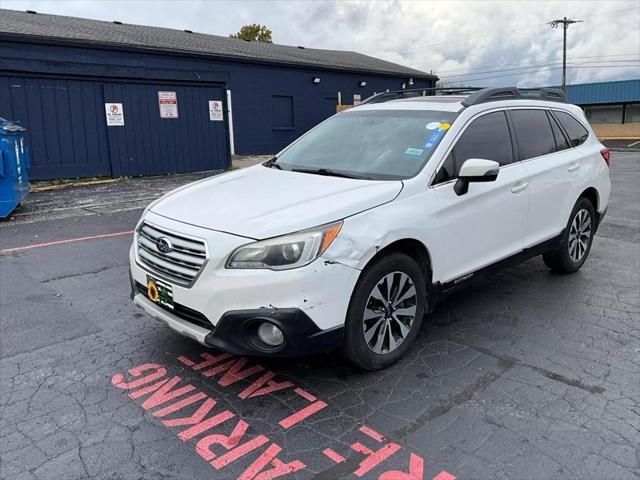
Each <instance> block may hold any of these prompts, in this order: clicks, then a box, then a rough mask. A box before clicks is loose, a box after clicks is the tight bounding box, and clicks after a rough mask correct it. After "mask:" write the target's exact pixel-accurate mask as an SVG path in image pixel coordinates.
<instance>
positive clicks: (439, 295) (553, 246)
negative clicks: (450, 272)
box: [427, 230, 565, 313]
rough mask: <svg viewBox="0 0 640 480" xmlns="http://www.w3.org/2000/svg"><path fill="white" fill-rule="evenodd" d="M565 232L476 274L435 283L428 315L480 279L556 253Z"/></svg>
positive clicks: (430, 295) (429, 294)
mask: <svg viewBox="0 0 640 480" xmlns="http://www.w3.org/2000/svg"><path fill="white" fill-rule="evenodd" d="M564 234H565V230H563V231H562V232H561V233H560V234H559V235H557V236H555V237H553V238H550V239H549V240H546V241H544V242H542V243H539V244H538V245H534V246H533V247H529V248H525V249H524V250H522V251H521V252H518V253H516V254H514V255H512V256H510V257H507V258H505V259H503V260H500V261H499V262H496V263H493V264H491V265H487V266H486V267H483V268H481V269H480V270H476V271H475V272H471V273H468V274H466V275H463V276H462V277H459V278H456V279H455V280H452V281H450V282H446V283H440V282H435V283H434V284H432V285H431V287H430V288H429V291H428V292H427V298H428V300H429V301H428V305H427V313H431V312H433V310H434V309H435V307H436V305H437V304H438V303H439V302H440V301H442V300H444V299H445V298H446V297H447V296H449V295H450V294H452V293H453V292H457V291H458V290H461V289H463V288H464V287H466V286H467V285H469V284H471V283H473V282H475V281H476V280H478V279H480V278H486V277H488V276H491V275H493V274H494V273H496V272H499V271H500V270H504V269H505V268H509V267H513V266H515V265H518V264H520V263H522V262H524V261H525V260H528V259H530V258H532V257H537V256H538V255H542V254H543V253H547V252H555V251H556V250H558V249H559V248H560V245H562V239H563V238H564Z"/></svg>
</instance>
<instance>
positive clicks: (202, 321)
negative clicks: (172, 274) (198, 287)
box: [136, 282, 213, 330]
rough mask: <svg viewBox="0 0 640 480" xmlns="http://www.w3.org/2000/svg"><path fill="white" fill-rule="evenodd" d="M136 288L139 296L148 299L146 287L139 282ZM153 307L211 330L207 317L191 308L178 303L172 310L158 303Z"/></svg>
mask: <svg viewBox="0 0 640 480" xmlns="http://www.w3.org/2000/svg"><path fill="white" fill-rule="evenodd" d="M136 287H137V288H138V291H139V292H140V293H141V294H143V295H144V296H145V297H146V298H149V295H148V294H147V287H145V286H144V285H142V284H141V283H140V282H136ZM155 305H158V306H159V307H161V308H163V309H164V310H166V311H167V312H171V313H173V314H174V315H175V316H176V317H179V318H181V319H182V320H185V321H187V322H189V323H193V324H194V325H197V326H199V327H202V328H206V329H207V330H213V325H211V322H210V321H209V320H207V317H205V316H204V315H203V314H201V313H200V312H198V311H197V310H193V309H192V308H189V307H185V306H184V305H180V304H179V303H174V304H173V310H171V309H170V308H167V307H164V306H162V305H160V304H159V303H156V304H155Z"/></svg>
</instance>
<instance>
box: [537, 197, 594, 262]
mask: <svg viewBox="0 0 640 480" xmlns="http://www.w3.org/2000/svg"><path fill="white" fill-rule="evenodd" d="M595 227H596V213H595V209H594V207H593V204H592V203H591V202H590V201H589V200H588V199H586V198H584V197H582V198H580V199H579V200H578V201H577V202H576V204H575V206H574V207H573V211H572V212H571V216H570V217H569V223H568V224H567V228H566V229H565V234H564V236H563V238H562V245H561V247H560V249H559V250H557V251H556V252H551V253H545V254H544V255H543V256H542V259H543V260H544V263H545V264H546V265H547V267H549V268H550V269H551V271H553V272H556V273H574V272H577V271H578V270H580V267H582V265H583V264H584V262H585V261H586V260H587V257H588V256H589V252H590V251H591V245H592V243H593V236H594V234H595Z"/></svg>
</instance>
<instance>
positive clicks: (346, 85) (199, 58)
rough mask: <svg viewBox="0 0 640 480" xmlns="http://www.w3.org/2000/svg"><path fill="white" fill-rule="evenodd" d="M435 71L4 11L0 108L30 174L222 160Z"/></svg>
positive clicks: (180, 166)
mask: <svg viewBox="0 0 640 480" xmlns="http://www.w3.org/2000/svg"><path fill="white" fill-rule="evenodd" d="M436 80H437V77H436V76H434V75H431V74H427V73H424V72H421V71H419V70H415V69H411V68H407V67H404V66H401V65H397V64H394V63H391V62H387V61H383V60H380V59H377V58H373V57H369V56H366V55H362V54H358V53H355V52H342V51H329V50H318V49H310V48H303V47H295V46H285V45H274V44H266V43H260V42H246V41H243V40H238V39H230V38H226V37H219V36H214V35H205V34H200V33H193V32H191V31H180V30H172V29H165V28H157V27H146V26H139V25H127V24H122V23H120V22H102V21H96V20H87V19H80V18H73V17H62V16H55V15H43V14H38V13H35V12H34V13H27V12H17V11H11V10H0V117H5V118H9V119H12V120H19V121H21V122H22V124H23V125H24V126H25V127H26V128H27V129H28V133H27V137H26V138H27V140H28V146H29V148H30V152H31V165H32V168H31V171H30V177H31V178H32V179H52V178H65V177H66V178H69V177H83V176H114V177H115V176H122V175H131V176H136V175H159V174H164V173H179V172H190V171H202V170H223V169H226V168H228V167H229V165H230V154H231V153H232V152H234V153H237V154H242V155H245V154H272V153H275V152H277V151H278V150H279V149H281V148H282V147H284V146H285V145H287V144H288V143H289V142H291V141H292V140H294V139H295V138H297V137H298V136H300V135H301V134H302V133H304V132H306V131H307V130H309V129H310V128H312V127H313V126H315V125H316V124H318V123H319V122H320V121H322V120H324V119H325V118H327V117H328V116H330V115H332V114H334V113H335V112H336V104H337V102H338V95H340V96H341V98H342V103H345V104H350V103H353V101H354V99H357V98H362V99H364V98H366V97H368V96H370V95H372V94H373V93H374V92H381V91H384V90H386V89H391V90H398V89H401V88H411V87H413V88H428V87H432V86H434V85H435V82H436Z"/></svg>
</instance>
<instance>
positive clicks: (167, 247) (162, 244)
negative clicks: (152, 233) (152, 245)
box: [156, 237, 173, 253]
mask: <svg viewBox="0 0 640 480" xmlns="http://www.w3.org/2000/svg"><path fill="white" fill-rule="evenodd" d="M156 248H157V249H158V251H159V252H160V253H169V252H170V251H171V250H173V245H171V242H170V241H169V239H168V238H165V237H160V238H158V239H157V240H156Z"/></svg>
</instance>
